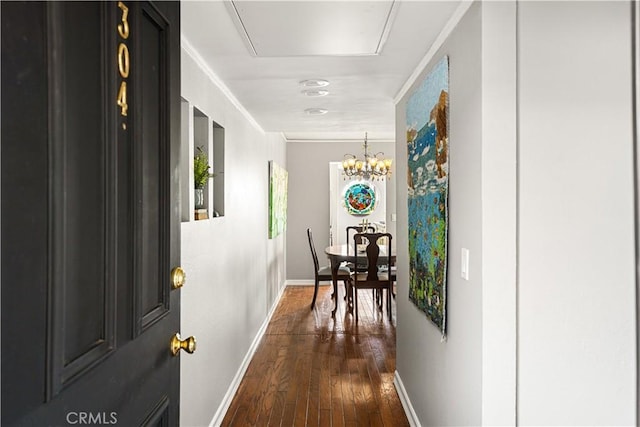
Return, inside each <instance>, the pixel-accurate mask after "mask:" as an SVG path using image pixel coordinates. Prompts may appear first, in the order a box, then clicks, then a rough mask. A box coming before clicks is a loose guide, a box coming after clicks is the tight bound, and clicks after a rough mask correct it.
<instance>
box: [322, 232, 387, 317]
mask: <svg viewBox="0 0 640 427" xmlns="http://www.w3.org/2000/svg"><path fill="white" fill-rule="evenodd" d="M324 253H325V254H327V256H328V257H329V262H330V263H331V278H332V282H333V297H334V298H335V300H336V303H335V304H336V305H335V307H334V308H333V311H332V312H331V314H332V315H335V313H336V310H337V309H338V298H337V295H338V269H339V268H340V264H342V263H343V262H351V263H355V261H356V251H355V249H354V247H353V245H351V244H346V243H344V244H342V245H333V246H327V247H326V248H325V249H324ZM362 256H365V255H363V254H359V257H362ZM386 257H387V250H386V247H385V246H384V245H381V246H380V258H381V259H385V258H386ZM395 262H396V249H395V248H394V247H392V248H391V264H395Z"/></svg>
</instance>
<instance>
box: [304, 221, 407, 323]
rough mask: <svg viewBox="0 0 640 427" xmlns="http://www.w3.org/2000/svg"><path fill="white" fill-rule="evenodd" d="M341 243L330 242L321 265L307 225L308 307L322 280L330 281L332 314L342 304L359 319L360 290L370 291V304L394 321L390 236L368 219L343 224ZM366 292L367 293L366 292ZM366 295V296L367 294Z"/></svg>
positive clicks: (392, 266) (393, 254)
mask: <svg viewBox="0 0 640 427" xmlns="http://www.w3.org/2000/svg"><path fill="white" fill-rule="evenodd" d="M344 232H345V236H346V240H345V241H344V243H337V244H330V245H329V246H326V247H325V248H324V251H323V254H324V256H325V258H326V260H327V262H328V263H327V264H326V265H323V266H321V265H320V262H319V258H318V252H317V249H316V247H315V243H314V240H313V232H312V230H311V228H307V239H308V242H309V249H310V253H311V257H312V260H313V267H314V293H313V297H312V300H311V305H310V308H311V310H314V308H315V305H316V301H317V297H318V291H319V287H320V284H321V282H330V284H331V286H332V292H331V296H330V298H331V300H332V304H333V309H332V310H331V316H332V317H334V316H335V315H336V312H337V311H338V307H339V305H341V304H343V305H344V312H345V314H346V315H349V316H352V317H353V321H354V322H355V323H356V324H357V323H358V321H359V310H358V305H359V304H362V302H361V301H362V299H361V298H359V296H358V295H359V292H360V294H361V295H365V293H364V292H363V291H370V299H371V304H370V306H371V307H373V308H374V309H375V311H376V312H377V314H379V315H380V316H381V317H384V316H385V312H386V318H387V320H388V321H389V322H390V323H393V308H392V304H393V300H394V299H395V296H396V293H395V284H396V280H397V279H396V265H395V264H396V249H395V245H394V244H393V235H392V234H391V233H388V232H386V231H384V230H379V229H378V227H376V226H375V225H372V224H370V223H368V222H367V220H366V219H363V221H362V222H361V223H360V224H358V225H350V226H347V227H345V231H344ZM340 283H342V284H343V285H344V294H343V297H342V300H340V298H338V295H339V294H342V293H341V292H339V284H340ZM366 294H369V292H366ZM366 298H369V297H366Z"/></svg>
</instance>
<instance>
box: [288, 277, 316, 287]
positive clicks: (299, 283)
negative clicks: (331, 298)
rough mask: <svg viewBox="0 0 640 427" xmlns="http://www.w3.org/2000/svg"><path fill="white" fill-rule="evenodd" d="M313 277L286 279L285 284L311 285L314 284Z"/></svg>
mask: <svg viewBox="0 0 640 427" xmlns="http://www.w3.org/2000/svg"><path fill="white" fill-rule="evenodd" d="M315 283H316V281H315V279H308V280H287V281H286V282H285V286H313V285H315Z"/></svg>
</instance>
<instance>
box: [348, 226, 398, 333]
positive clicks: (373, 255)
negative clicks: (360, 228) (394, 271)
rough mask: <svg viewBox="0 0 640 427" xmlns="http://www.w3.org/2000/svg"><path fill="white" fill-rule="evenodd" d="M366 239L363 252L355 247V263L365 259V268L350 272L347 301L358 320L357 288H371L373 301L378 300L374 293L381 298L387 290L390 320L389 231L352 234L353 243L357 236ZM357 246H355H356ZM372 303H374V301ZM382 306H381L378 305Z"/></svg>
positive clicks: (391, 291) (390, 237)
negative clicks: (382, 252) (382, 251)
mask: <svg viewBox="0 0 640 427" xmlns="http://www.w3.org/2000/svg"><path fill="white" fill-rule="evenodd" d="M358 235H359V237H360V239H364V240H365V241H366V243H364V244H366V248H365V251H364V252H360V251H358V250H357V249H356V253H355V264H356V265H359V264H361V263H363V262H365V261H366V264H367V270H366V271H363V272H358V271H355V272H352V273H351V279H352V280H351V281H349V282H348V284H347V285H348V291H347V293H348V295H349V296H350V297H349V300H350V301H349V303H350V304H351V303H353V304H354V305H355V307H354V308H355V318H356V323H357V322H358V290H359V289H373V290H374V301H375V300H378V298H376V297H375V295H379V300H380V302H381V300H382V299H383V294H384V291H385V290H386V291H387V293H386V294H387V301H386V306H387V315H388V316H389V320H391V294H392V293H393V288H392V285H393V282H392V281H391V275H390V274H389V272H390V271H391V239H392V236H391V234H390V233H358V234H356V235H354V245H355V244H356V243H355V242H356V239H357V237H358ZM356 248H357V246H356ZM381 248H384V249H385V255H383V256H381V254H380V252H381V250H380V249H381ZM374 305H376V304H375V303H374ZM380 308H382V307H380Z"/></svg>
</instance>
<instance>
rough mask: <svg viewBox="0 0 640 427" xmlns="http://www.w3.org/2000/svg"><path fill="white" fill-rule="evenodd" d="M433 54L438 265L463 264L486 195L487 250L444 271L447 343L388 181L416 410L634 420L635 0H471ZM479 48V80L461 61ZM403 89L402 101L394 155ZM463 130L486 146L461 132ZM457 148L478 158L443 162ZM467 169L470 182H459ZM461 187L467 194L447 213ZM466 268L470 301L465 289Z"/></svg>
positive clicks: (484, 416) (446, 418)
mask: <svg viewBox="0 0 640 427" xmlns="http://www.w3.org/2000/svg"><path fill="white" fill-rule="evenodd" d="M480 9H481V10H480ZM479 11H480V14H479V13H478V12H479ZM478 19H480V21H478ZM479 28H481V33H478V29H479ZM474 38H477V39H478V40H480V42H478V43H476V42H475V41H474ZM463 41H464V42H463ZM462 46H464V48H462ZM443 53H448V54H449V55H450V68H451V81H450V88H451V97H450V104H451V154H450V156H451V162H452V167H451V177H450V180H451V181H450V185H451V187H450V209H451V213H452V216H451V218H450V234H449V239H450V240H449V242H450V243H449V245H450V246H449V247H450V250H449V256H450V260H451V262H450V268H449V278H450V279H451V278H452V277H454V278H457V277H458V276H457V273H458V271H459V258H458V257H459V246H460V244H463V245H465V246H466V245H468V244H469V243H468V242H472V243H471V244H473V242H476V239H474V237H476V234H475V233H474V231H470V230H471V228H470V227H469V225H470V224H477V221H478V215H479V212H481V215H480V228H481V238H480V239H479V241H480V243H481V249H482V253H481V255H480V256H479V257H478V256H475V257H474V249H473V246H472V247H471V259H472V267H471V275H472V278H471V279H472V280H471V282H470V283H468V284H467V283H463V284H461V283H460V282H459V279H456V280H457V281H458V282H457V283H456V281H455V280H454V281H453V282H452V281H450V282H449V293H448V316H449V320H448V324H449V325H450V326H451V327H450V328H449V336H448V341H447V342H446V343H440V342H439V340H438V336H437V333H436V332H434V328H433V327H431V325H429V324H428V323H427V320H426V319H424V318H422V317H420V316H419V315H416V313H415V312H416V310H415V308H414V307H413V306H412V305H411V303H410V302H408V301H407V290H406V283H407V281H408V268H407V260H406V257H407V256H408V255H407V253H406V249H404V250H403V249H402V248H406V228H407V219H406V188H405V186H404V183H403V182H400V181H399V182H398V192H397V195H398V223H397V227H398V238H399V239H398V257H399V270H398V279H399V282H398V284H399V287H400V290H399V297H398V327H397V371H398V372H397V375H398V377H399V379H400V381H399V384H400V385H401V386H404V390H401V392H406V396H405V397H406V398H407V399H408V402H409V403H410V404H411V406H412V408H413V409H414V411H415V413H416V418H417V422H418V423H420V424H422V425H447V424H449V425H451V424H479V423H480V422H482V424H484V425H514V424H519V425H636V423H637V422H638V420H637V418H636V417H637V415H636V411H637V408H636V404H637V390H636V384H637V383H636V381H637V368H638V367H637V357H638V355H637V353H636V351H637V350H636V348H637V347H636V346H637V343H636V339H637V323H636V322H637V313H636V311H637V308H636V295H635V292H636V283H635V277H634V269H635V258H634V240H633V239H634V224H633V220H634V212H633V192H634V188H633V185H634V179H633V167H632V166H633V165H632V161H633V151H632V120H633V118H632V99H631V94H632V75H631V5H630V2H528V1H525V2H518V5H517V7H516V4H515V3H513V2H483V3H482V4H478V3H475V4H474V5H472V6H471V8H470V9H469V11H468V13H467V14H466V15H465V16H464V17H463V18H462V20H461V21H460V22H459V24H458V25H457V26H456V28H455V29H454V30H453V31H452V32H451V34H450V36H449V37H448V38H447V39H446V41H445V42H444V44H443V46H442V47H441V48H440V49H439V51H438V52H437V53H436V54H435V56H434V60H432V61H431V63H433V62H434V61H435V60H437V59H439V58H440V57H441V55H442V54H443ZM480 53H481V55H482V56H481V57H479V55H480ZM477 61H480V63H481V75H482V76H481V80H474V77H473V75H472V74H473V72H474V71H476V72H477V71H478V69H477V65H476V64H477ZM426 68H427V69H428V68H429V66H427V67H426ZM462 73H464V77H460V76H461V75H462ZM467 74H470V75H467ZM423 75H424V73H423ZM419 81H421V78H420V79H418V82H419ZM474 83H475V84H478V86H480V87H481V90H482V93H481V96H480V98H481V103H478V102H476V97H478V95H479V94H478V89H477V87H475V86H474ZM456 90H457V91H458V93H457V97H456V96H454V95H455V92H454V91H456ZM407 97H408V95H405V96H404V97H403V99H402V100H401V102H400V103H399V104H398V105H397V110H396V114H397V118H396V123H397V128H398V129H397V135H398V138H397V139H398V145H397V150H396V157H398V158H401V156H402V155H405V153H406V149H405V147H404V145H403V143H402V142H401V141H402V139H401V136H402V133H403V128H402V126H404V120H405V119H404V102H405V101H406V99H407ZM456 98H458V99H456ZM460 98H462V99H464V100H465V101H466V102H461V100H460ZM479 118H481V123H482V127H481V129H477V128H476V126H477V120H478V119H479ZM474 131H477V134H478V135H480V136H481V141H482V143H481V146H480V145H478V144H479V143H478V142H477V141H475V140H474V141H472V142H469V141H467V139H466V138H464V137H462V135H457V136H456V135H455V134H454V133H455V132H462V134H463V135H464V134H466V132H472V133H473V132H474ZM461 144H468V146H467V145H462V146H461ZM456 149H458V150H463V151H464V153H460V152H456V151H455V150H456ZM460 157H461V158H462V159H464V160H465V162H468V161H470V162H472V166H471V167H470V168H469V167H467V164H465V168H464V170H460V169H458V168H455V169H454V167H455V163H454V162H456V161H460V160H461V159H460ZM401 164H402V162H400V161H398V162H397V165H401ZM479 165H481V170H480V175H477V174H478V172H477V168H478V166H479ZM404 171H406V166H404V165H403V167H402V168H399V170H398V175H402V174H404ZM470 177H476V178H481V179H480V180H481V186H474V185H473V184H471V186H470V187H465V186H461V187H462V188H455V187H454V184H453V183H454V182H456V180H457V181H464V182H467V180H469V178H470ZM469 183H470V181H469ZM469 192H471V193H469ZM476 192H477V195H481V196H482V200H481V203H480V204H478V202H477V199H476V198H475V196H476V194H475V193H476ZM460 198H465V199H466V200H464V203H465V204H466V206H467V209H465V212H464V214H463V216H462V217H457V218H455V217H454V210H455V206H456V205H457V204H458V203H461V201H460ZM456 200H457V201H456ZM459 240H461V241H459ZM476 252H477V251H476ZM403 258H404V259H403ZM478 258H480V260H481V271H477V270H476V269H475V268H474V266H473V260H474V259H476V260H477V259H478ZM501 263H502V264H501ZM476 274H480V275H481V280H480V278H479V277H478V276H476ZM474 280H475V282H474ZM474 285H475V286H476V288H478V287H480V286H481V287H482V291H476V292H477V293H476V294H474V295H473V296H474V297H475V298H479V299H480V301H481V302H480V304H481V307H480V308H478V307H477V305H476V304H474V303H469V299H468V298H465V293H469V292H473V289H474V288H473V286H474ZM461 293H462V294H461ZM465 304H467V305H465ZM478 309H479V310H481V316H480V318H478V317H477V315H476V311H477V310H478ZM418 314H419V313H418ZM456 323H457V324H458V325H459V326H458V327H457V328H454V327H453V324H456ZM478 339H479V340H480V343H479V344H478ZM462 340H464V341H465V342H464V343H463V342H460V341H462ZM479 369H481V376H480V377H479V376H478V370H479ZM478 383H481V386H480V387H481V390H480V391H478V387H479V386H478ZM479 405H481V406H482V410H481V414H480V411H478V406H479ZM480 417H481V419H480Z"/></svg>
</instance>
